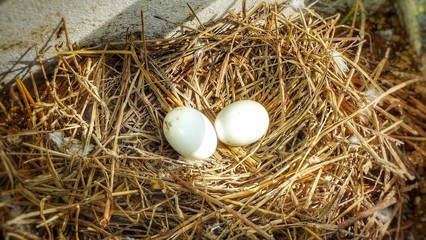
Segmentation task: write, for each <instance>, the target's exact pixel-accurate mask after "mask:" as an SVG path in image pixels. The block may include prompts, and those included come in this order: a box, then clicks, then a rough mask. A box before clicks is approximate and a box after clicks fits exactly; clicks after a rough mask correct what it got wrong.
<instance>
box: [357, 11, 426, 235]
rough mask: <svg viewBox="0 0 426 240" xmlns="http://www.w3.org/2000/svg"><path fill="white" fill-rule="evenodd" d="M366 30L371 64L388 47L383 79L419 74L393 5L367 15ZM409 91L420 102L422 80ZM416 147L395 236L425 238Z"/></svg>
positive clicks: (424, 96)
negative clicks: (406, 192)
mask: <svg viewBox="0 0 426 240" xmlns="http://www.w3.org/2000/svg"><path fill="white" fill-rule="evenodd" d="M366 32H367V33H369V37H370V39H369V40H371V41H369V43H367V46H368V47H366V48H365V49H366V54H367V55H369V56H368V57H367V58H368V59H371V60H372V62H371V63H372V67H373V66H374V64H378V62H379V61H380V60H381V59H383V57H384V56H385V53H386V51H387V49H388V48H389V49H390V52H389V59H388V61H387V64H386V66H385V68H384V71H383V73H382V78H383V79H386V80H387V81H389V80H390V81H401V79H400V78H404V77H410V76H415V75H421V74H422V71H423V72H424V70H422V69H423V68H424V67H426V66H423V67H422V60H421V57H420V56H418V55H417V54H415V52H414V51H413V49H412V48H411V46H410V44H409V42H408V36H407V33H406V32H405V31H404V29H403V28H402V27H401V25H400V24H399V21H398V17H397V14H396V12H395V9H393V8H389V9H385V10H383V11H381V12H379V13H377V14H374V16H369V17H368V18H367V23H366ZM409 93H410V94H413V95H415V96H414V97H415V98H416V99H418V100H420V101H422V102H423V103H425V102H426V84H417V85H415V86H413V87H412V89H410V91H409ZM418 147H419V149H420V151H422V149H423V151H426V141H422V143H421V144H420V145H419V146H418ZM420 151H418V150H413V151H411V152H408V153H407V154H408V159H410V160H411V161H412V164H413V165H412V166H411V167H412V168H413V169H414V171H415V172H416V180H414V181H412V182H410V181H408V182H407V186H410V188H412V190H411V191H410V194H409V199H406V201H407V203H406V204H404V208H403V212H402V214H401V215H400V216H399V218H400V220H401V221H400V224H399V226H398V224H396V225H395V226H394V227H395V231H396V230H397V228H399V229H400V230H401V235H400V236H399V239H406V240H411V239H426V231H425V230H426V161H425V156H424V153H423V154H422V153H421V152H420Z"/></svg>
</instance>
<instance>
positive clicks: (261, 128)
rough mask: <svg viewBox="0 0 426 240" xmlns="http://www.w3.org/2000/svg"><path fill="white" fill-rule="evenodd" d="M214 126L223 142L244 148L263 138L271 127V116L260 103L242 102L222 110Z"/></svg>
mask: <svg viewBox="0 0 426 240" xmlns="http://www.w3.org/2000/svg"><path fill="white" fill-rule="evenodd" d="M214 126H215V129H216V134H217V137H218V138H219V140H220V141H221V142H223V143H225V144H227V145H231V146H243V145H247V144H251V143H254V142H256V141H258V140H259V139H260V138H262V136H263V135H264V134H265V133H266V131H267V130H268V127H269V115H268V112H267V111H266V109H265V108H264V107H263V106H262V105H261V104H260V103H258V102H255V101H252V100H241V101H236V102H234V103H232V104H230V105H228V106H226V107H225V108H224V109H222V111H220V112H219V114H218V115H217V117H216V120H215V123H214Z"/></svg>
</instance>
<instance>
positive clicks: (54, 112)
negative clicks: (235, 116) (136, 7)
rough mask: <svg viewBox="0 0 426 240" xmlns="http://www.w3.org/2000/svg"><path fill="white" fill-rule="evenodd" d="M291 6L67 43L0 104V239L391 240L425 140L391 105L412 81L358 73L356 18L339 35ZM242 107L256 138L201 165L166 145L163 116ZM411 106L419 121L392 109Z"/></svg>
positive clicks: (330, 24) (330, 22)
mask: <svg viewBox="0 0 426 240" xmlns="http://www.w3.org/2000/svg"><path fill="white" fill-rule="evenodd" d="M290 8H291V7H289V6H286V5H276V4H272V5H269V4H265V3H262V4H260V5H258V6H256V7H254V8H253V9H251V10H250V11H245V10H244V9H243V11H242V13H241V14H236V13H233V12H230V14H229V15H228V16H227V17H225V18H224V19H223V20H221V21H219V22H217V23H214V24H212V25H210V26H206V27H202V28H200V29H186V30H185V31H184V33H183V34H182V35H180V36H177V37H173V38H164V39H155V40H149V39H145V38H144V37H143V32H142V39H139V40H137V39H136V38H135V37H134V36H135V35H129V37H128V40H127V41H126V42H116V43H109V44H108V45H106V46H105V47H103V48H96V49H73V48H72V46H71V44H69V43H68V44H67V45H68V49H66V50H63V51H60V50H58V51H57V58H58V64H57V66H56V68H55V69H54V71H53V72H51V73H47V72H46V71H43V75H42V77H41V79H34V78H32V79H30V80H32V81H29V84H27V85H25V84H24V83H23V82H22V81H21V80H19V79H18V80H17V81H16V84H15V85H12V86H11V88H10V91H9V98H7V99H6V98H4V99H2V101H1V105H0V106H1V110H2V112H1V115H0V120H1V126H0V128H1V129H0V130H1V135H2V136H0V137H1V138H0V158H1V165H0V186H1V187H0V188H1V196H0V197H1V201H0V212H1V216H0V219H1V222H2V226H1V228H2V229H3V234H4V236H6V237H16V238H20V239H24V238H26V239H41V238H43V239H44V238H54V239H57V238H61V239H68V238H82V239H132V238H147V239H166V238H167V239H190V238H195V239H271V238H276V239H282V238H286V239H322V238H366V239H376V238H382V237H384V236H386V235H394V234H398V233H399V231H400V228H399V226H400V225H401V218H400V217H398V216H400V214H399V213H400V212H401V209H402V206H403V203H404V201H405V199H406V198H407V194H408V191H409V190H410V186H411V185H409V184H408V183H407V180H411V181H412V182H411V183H413V182H415V181H414V179H415V177H414V171H413V170H412V166H414V165H415V164H414V163H412V162H410V158H409V157H408V155H407V152H410V151H413V150H416V141H417V139H418V136H419V135H423V137H425V136H426V134H424V133H425V132H424V124H423V125H421V124H416V123H415V122H414V121H415V120H413V119H417V120H418V122H422V121H423V122H424V121H425V119H426V118H423V117H424V116H425V115H426V111H425V106H424V105H421V103H420V101H418V100H416V99H415V98H407V99H405V100H403V99H402V96H406V94H407V93H406V92H408V91H410V90H409V89H410V86H413V85H415V84H417V82H419V81H420V80H419V79H420V78H415V77H414V78H412V79H408V80H407V81H400V82H399V83H396V84H392V83H390V81H384V80H383V79H381V77H380V76H381V72H382V69H383V67H384V64H385V60H386V59H384V60H383V61H381V62H380V63H379V64H378V65H377V67H376V68H375V69H371V63H369V62H368V59H365V57H363V55H362V52H363V50H364V49H363V45H364V43H365V40H364V39H365V38H364V36H365V33H364V28H363V27H364V25H363V24H364V19H363V18H362V19H361V22H360V23H359V24H358V23H357V21H355V17H354V21H353V22H354V24H353V25H352V26H347V25H339V24H338V22H339V16H332V17H329V18H323V17H321V16H319V15H317V14H316V13H315V12H313V11H311V10H309V9H308V8H304V9H299V10H295V9H293V8H292V9H290ZM361 16H364V15H362V14H361ZM41 67H42V70H43V65H41ZM36 83H37V84H36ZM394 83H395V82H394ZM404 91H406V92H404ZM404 94H405V95H404ZM241 99H251V100H255V101H257V102H259V103H261V104H262V105H263V106H264V107H265V108H266V109H267V111H268V112H269V115H270V126H269V129H268V131H267V133H266V134H265V135H264V137H263V138H262V139H261V140H260V141H258V142H256V143H253V144H251V145H248V146H243V147H230V146H226V145H224V144H220V143H219V145H218V147H217V150H216V151H215V153H214V155H213V156H212V157H211V158H209V159H205V160H200V161H187V160H185V159H182V158H180V157H179V155H178V154H177V153H176V152H175V151H174V150H173V149H172V148H171V147H170V146H169V144H168V143H167V141H166V140H165V137H164V134H163V132H162V127H161V126H162V121H163V119H164V116H165V115H166V113H167V112H168V111H170V110H171V109H173V108H174V107H178V106H191V107H193V108H196V109H198V110H199V111H201V112H202V113H204V114H205V115H206V116H207V117H208V118H209V119H210V120H211V121H214V118H215V116H216V115H217V113H218V112H219V111H220V110H221V109H223V108H224V107H225V106H227V105H228V104H230V103H232V102H234V101H237V100H241ZM409 105H411V106H409ZM413 105H414V106H416V107H414V108H416V111H420V113H422V114H416V115H414V114H410V111H411V110H405V111H404V109H405V107H407V108H408V107H411V108H413ZM418 109H420V110H418ZM401 112H404V114H405V115H404V116H405V117H404V118H402V117H401V116H403V115H402V113H401ZM407 113H408V114H407ZM410 117H412V119H410ZM194 131H197V129H194ZM407 141H408V142H410V143H412V144H407ZM410 169H411V170H410Z"/></svg>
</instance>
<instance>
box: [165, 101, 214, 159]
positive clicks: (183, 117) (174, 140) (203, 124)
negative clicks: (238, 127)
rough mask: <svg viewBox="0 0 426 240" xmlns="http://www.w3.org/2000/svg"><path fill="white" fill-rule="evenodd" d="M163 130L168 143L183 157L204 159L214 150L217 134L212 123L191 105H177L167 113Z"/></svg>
mask: <svg viewBox="0 0 426 240" xmlns="http://www.w3.org/2000/svg"><path fill="white" fill-rule="evenodd" d="M163 131H164V135H165V136H166V139H167V141H168V142H169V144H170V145H171V146H172V147H173V149H174V150H176V152H178V153H179V154H181V155H182V156H183V157H187V158H191V159H205V158H208V157H210V156H211V155H213V153H214V151H215V150H216V146H217V136H216V132H215V130H214V127H213V125H212V123H211V122H210V121H209V119H208V118H207V117H206V116H205V115H204V114H202V113H201V112H199V111H197V110H195V109H193V108H191V107H177V108H175V109H173V110H172V111H170V112H169V113H167V115H166V117H165V118H164V122H163Z"/></svg>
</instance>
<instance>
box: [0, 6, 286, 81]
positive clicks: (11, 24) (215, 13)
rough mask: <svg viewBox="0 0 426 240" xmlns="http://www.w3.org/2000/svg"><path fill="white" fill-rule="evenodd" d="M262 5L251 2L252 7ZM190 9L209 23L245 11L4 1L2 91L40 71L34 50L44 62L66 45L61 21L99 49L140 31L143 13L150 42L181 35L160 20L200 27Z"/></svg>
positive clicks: (0, 9) (0, 11)
mask: <svg viewBox="0 0 426 240" xmlns="http://www.w3.org/2000/svg"><path fill="white" fill-rule="evenodd" d="M268 1H269V2H274V0H268ZM268 1H266V2H268ZM258 2H259V1H258V0H247V8H249V7H251V6H254V5H255V4H257V3H258ZM278 2H280V1H278ZM281 2H282V1H281ZM187 4H189V5H190V6H191V7H192V9H193V10H194V11H195V12H196V14H197V16H198V17H199V19H200V20H201V21H202V22H204V23H205V22H208V21H214V20H218V19H220V18H222V17H223V16H224V15H226V14H227V11H228V10H231V9H232V10H233V11H240V9H241V0H232V1H222V0H216V1H212V0H173V1H158V0H112V1H103V0H92V1H85V0H73V1H68V0H0V56H1V58H0V88H1V86H2V85H4V84H5V83H7V82H9V81H11V80H13V79H15V78H16V77H18V76H19V77H22V76H24V75H25V74H26V73H27V72H28V71H29V70H30V69H31V70H32V71H33V70H36V69H37V68H36V66H37V62H36V61H35V46H37V49H39V51H40V52H45V53H46V54H45V55H44V58H45V59H49V58H50V57H52V56H54V54H53V52H52V51H53V50H54V46H55V45H56V44H58V43H60V42H63V41H64V40H63V36H62V37H60V38H59V39H58V37H57V36H56V34H55V32H56V29H58V27H59V25H60V23H61V19H62V18H65V19H66V21H67V23H68V30H69V36H70V38H71V42H79V43H80V45H87V44H90V45H94V44H98V43H102V42H108V41H113V40H122V39H124V37H125V32H126V31H127V30H128V31H130V32H134V31H140V30H141V17H140V13H141V11H143V12H144V19H145V30H146V36H147V37H149V38H153V37H160V36H164V35H166V34H170V33H171V32H173V31H176V30H178V28H177V27H176V25H174V24H172V23H168V22H166V21H164V20H161V19H159V18H157V17H160V18H163V19H167V20H168V21H170V22H174V23H184V22H187V24H188V25H189V26H195V25H197V23H198V22H197V20H196V19H195V18H194V17H193V14H192V12H191V10H190V8H189V7H188V5H187ZM49 52H50V53H49ZM47 61H48V60H47ZM32 65H34V67H35V68H32V67H29V66H32Z"/></svg>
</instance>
